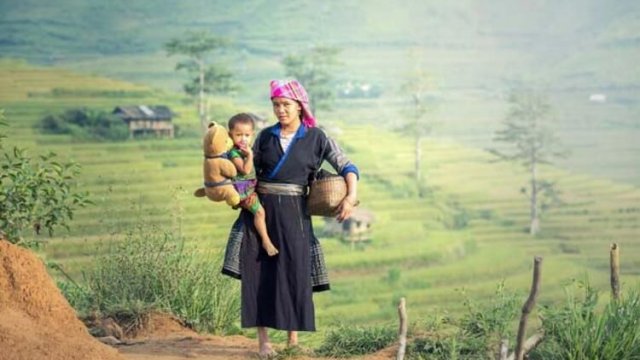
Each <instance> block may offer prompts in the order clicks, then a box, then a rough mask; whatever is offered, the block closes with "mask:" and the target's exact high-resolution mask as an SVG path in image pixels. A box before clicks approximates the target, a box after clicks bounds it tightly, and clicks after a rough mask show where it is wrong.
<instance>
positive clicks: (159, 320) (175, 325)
mask: <svg viewBox="0 0 640 360" xmlns="http://www.w3.org/2000/svg"><path fill="white" fill-rule="evenodd" d="M197 335H198V333H197V332H195V331H193V330H191V329H189V328H188V327H187V326H185V325H184V324H183V323H182V322H181V321H180V319H178V318H177V317H175V316H173V315H171V314H165V313H159V312H157V313H151V314H149V315H148V317H147V319H145V324H144V326H142V328H141V329H139V330H137V331H136V332H135V334H133V336H131V338H133V339H138V340H139V339H149V338H167V337H187V336H197Z"/></svg>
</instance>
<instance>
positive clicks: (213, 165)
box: [193, 121, 240, 207]
mask: <svg viewBox="0 0 640 360" xmlns="http://www.w3.org/2000/svg"><path fill="white" fill-rule="evenodd" d="M232 145H233V142H232V141H231V138H230V137H229V134H228V133H227V129H225V128H224V127H222V126H220V125H218V124H216V123H215V122H213V121H212V122H211V123H209V128H208V129H207V133H206V134H205V135H204V139H203V141H202V147H203V150H204V166H203V170H204V187H202V188H199V189H198V190H196V191H195V192H194V193H193V195H195V196H197V197H204V196H206V197H207V198H209V200H211V201H216V202H221V201H224V202H226V203H227V204H229V206H232V207H237V206H238V204H239V203H240V194H238V192H237V191H236V189H235V188H234V187H233V184H232V183H231V179H232V178H233V177H235V176H236V175H237V170H236V167H235V166H234V165H233V163H232V162H231V161H230V160H229V159H227V157H226V155H227V151H229V149H230V148H231V146H232Z"/></svg>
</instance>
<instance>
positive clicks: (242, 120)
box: [227, 113, 256, 131]
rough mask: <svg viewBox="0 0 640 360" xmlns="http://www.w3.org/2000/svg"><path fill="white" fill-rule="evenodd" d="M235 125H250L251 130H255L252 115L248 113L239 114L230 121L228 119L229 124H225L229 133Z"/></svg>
mask: <svg viewBox="0 0 640 360" xmlns="http://www.w3.org/2000/svg"><path fill="white" fill-rule="evenodd" d="M237 124H251V128H252V129H255V127H256V121H255V120H254V119H253V115H251V114H248V113H240V114H235V115H233V116H232V117H231V119H229V123H228V124H227V127H228V129H229V131H231V130H233V128H234V127H235V126H236V125H237Z"/></svg>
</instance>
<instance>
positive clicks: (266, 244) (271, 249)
mask: <svg viewBox="0 0 640 360" xmlns="http://www.w3.org/2000/svg"><path fill="white" fill-rule="evenodd" d="M253 224H254V225H255V227H256V230H258V234H259V235H260V238H261V239H262V247H263V248H264V250H265V251H266V252H267V254H269V256H273V255H276V254H277V253H278V249H276V247H275V246H273V243H272V242H271V238H269V234H268V233H267V221H266V217H265V213H264V208H263V207H262V206H260V207H259V208H258V209H257V210H256V212H255V213H254V214H253Z"/></svg>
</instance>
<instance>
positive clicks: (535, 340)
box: [505, 333, 544, 360]
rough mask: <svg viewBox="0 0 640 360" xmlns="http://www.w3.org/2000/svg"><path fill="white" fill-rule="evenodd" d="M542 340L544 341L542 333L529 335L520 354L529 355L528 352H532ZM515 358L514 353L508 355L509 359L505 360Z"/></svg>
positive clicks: (507, 358) (506, 359)
mask: <svg viewBox="0 0 640 360" xmlns="http://www.w3.org/2000/svg"><path fill="white" fill-rule="evenodd" d="M542 340H544V334H543V333H537V334H533V335H531V337H530V338H528V339H527V341H525V342H524V345H522V352H523V353H525V354H527V353H529V351H531V350H533V349H534V348H535V347H536V346H538V344H540V343H541V342H542ZM515 357H516V353H515V352H514V353H512V354H511V355H509V357H506V358H505V360H514V359H515Z"/></svg>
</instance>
